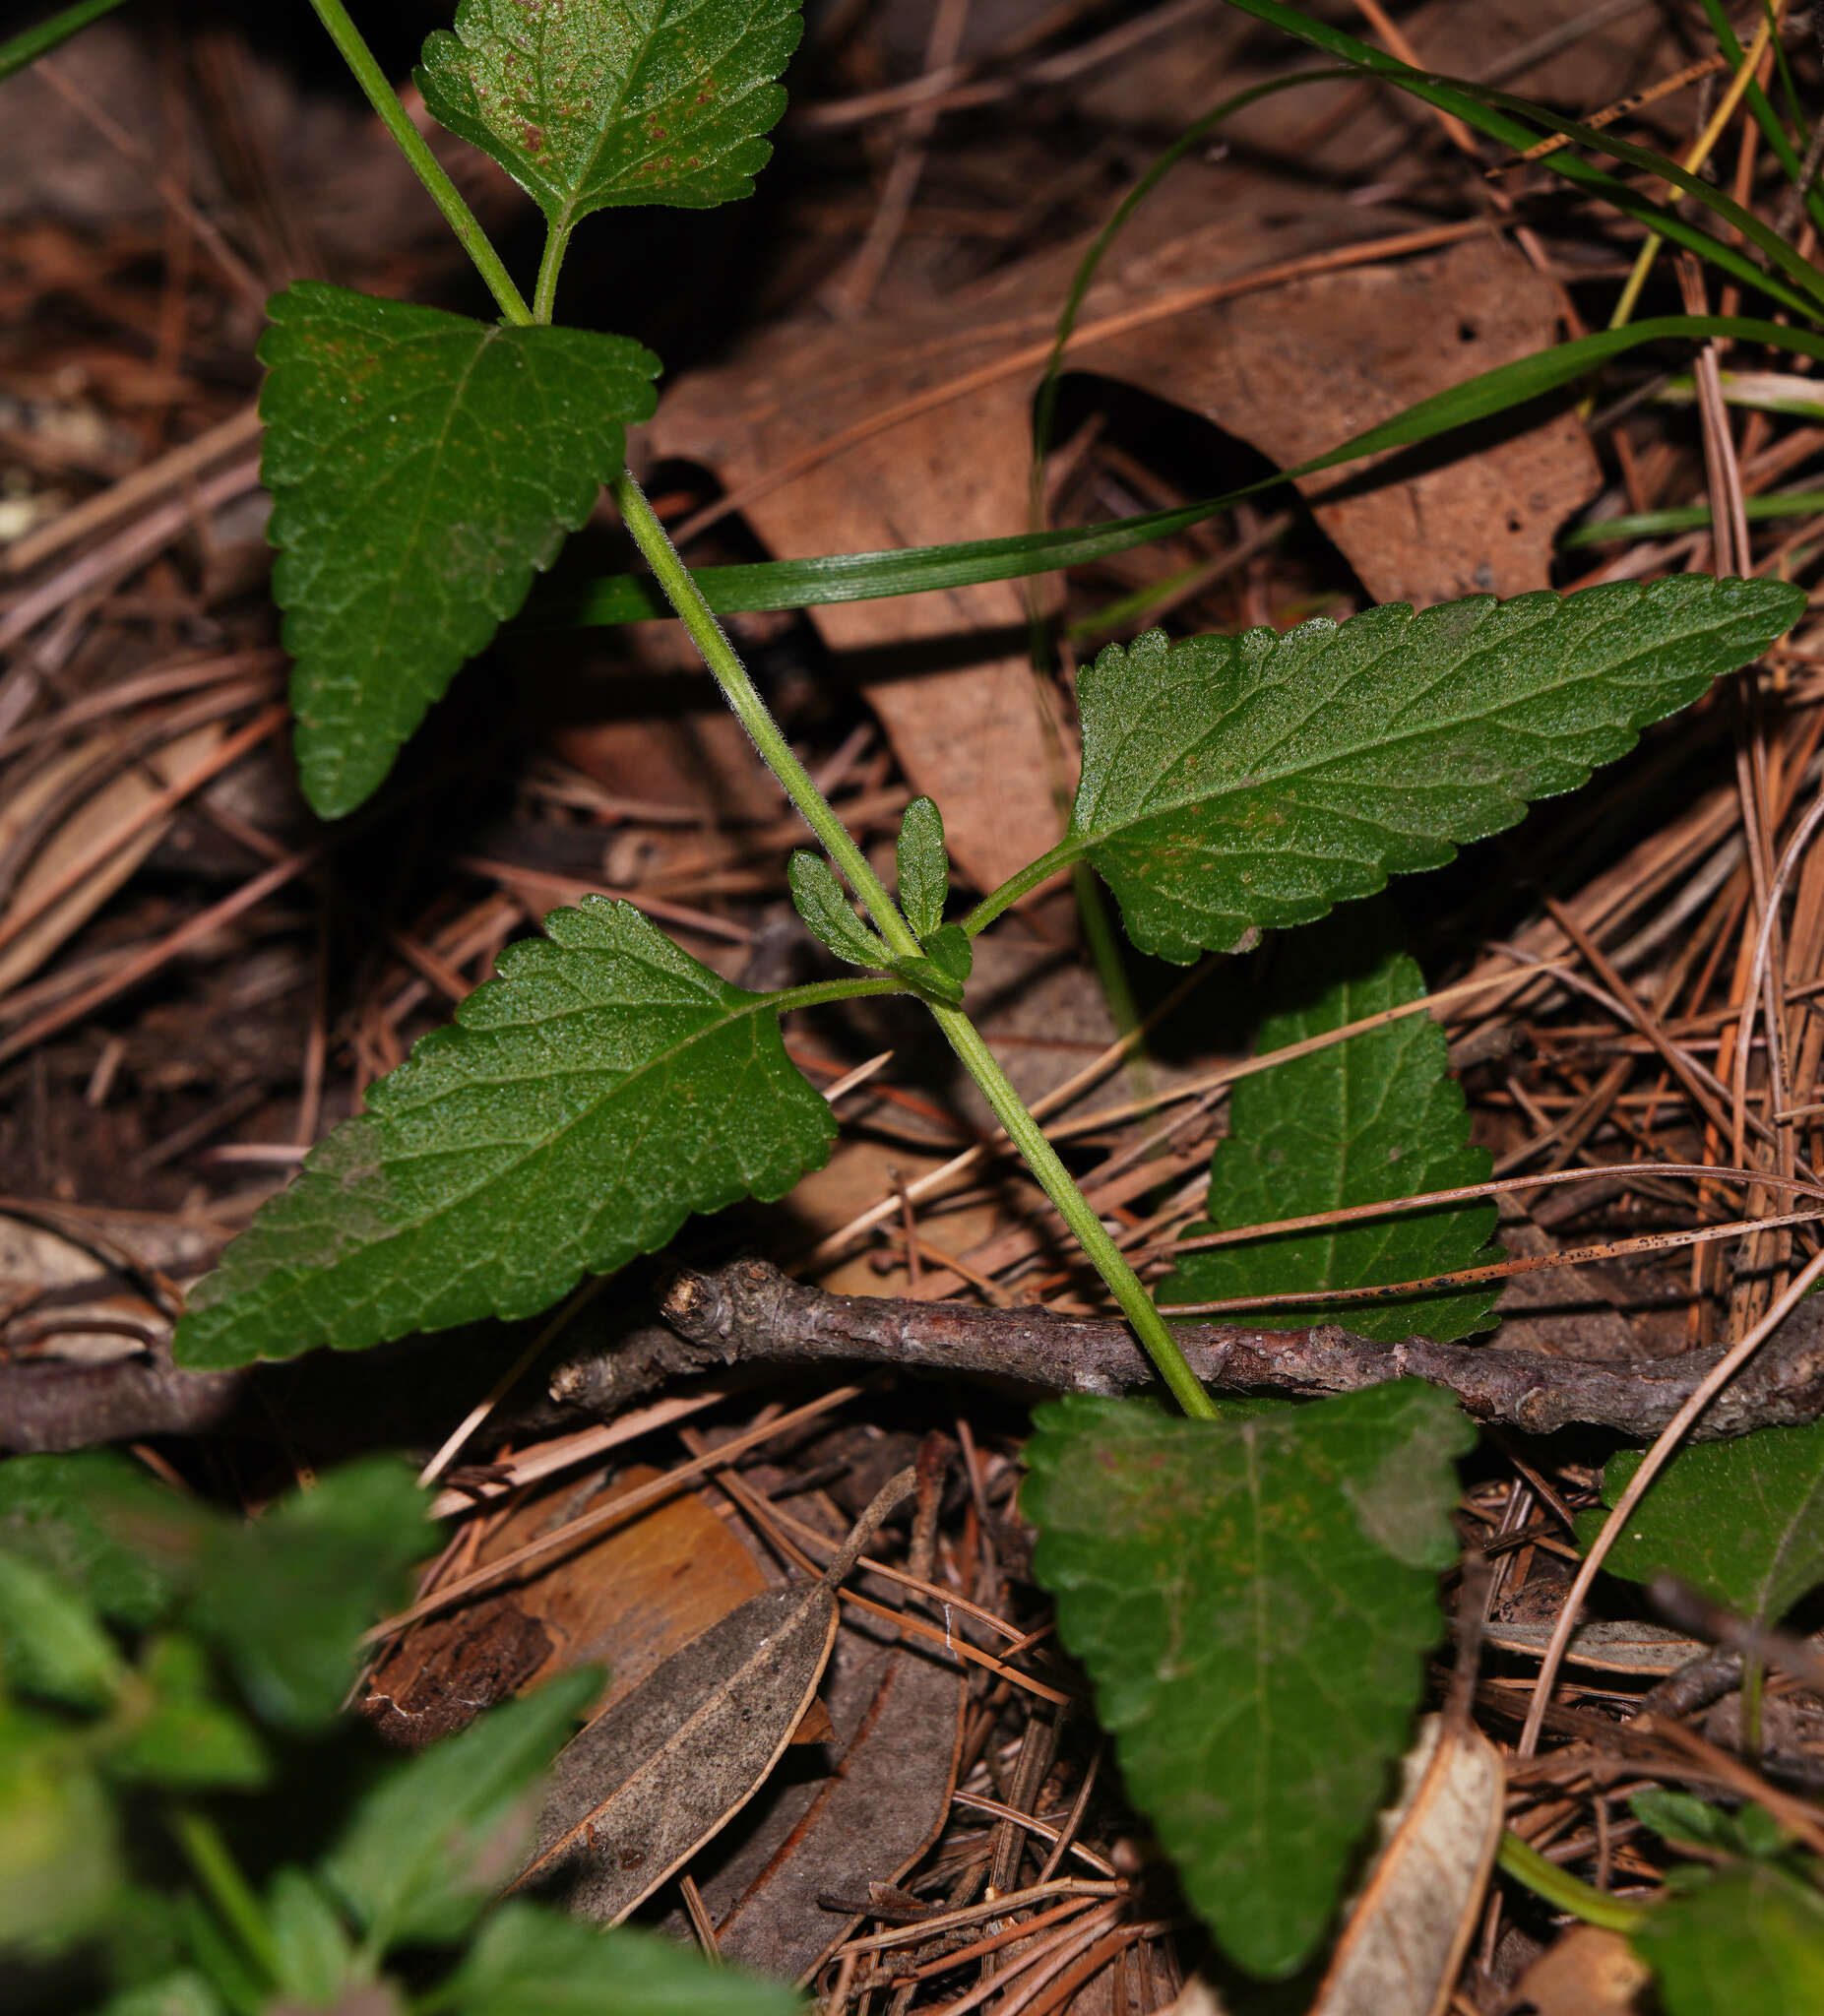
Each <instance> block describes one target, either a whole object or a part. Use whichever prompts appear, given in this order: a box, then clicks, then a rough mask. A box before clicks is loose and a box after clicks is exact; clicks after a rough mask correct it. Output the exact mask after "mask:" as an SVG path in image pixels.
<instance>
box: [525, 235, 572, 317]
mask: <svg viewBox="0 0 1824 2016" xmlns="http://www.w3.org/2000/svg"><path fill="white" fill-rule="evenodd" d="M574 228H575V226H574V225H572V224H561V225H560V224H551V225H549V226H548V227H547V228H546V230H545V234H544V256H543V258H541V259H540V260H539V261H538V284H537V285H536V286H535V288H534V289H533V297H532V319H533V320H534V321H535V322H536V323H539V324H546V323H548V322H549V321H550V319H551V317H552V315H553V314H554V313H555V311H556V308H557V276H558V275H559V274H560V273H561V272H562V271H563V267H564V254H565V253H566V252H568V251H569V249H570V233H571V231H572V230H573V229H574Z"/></svg>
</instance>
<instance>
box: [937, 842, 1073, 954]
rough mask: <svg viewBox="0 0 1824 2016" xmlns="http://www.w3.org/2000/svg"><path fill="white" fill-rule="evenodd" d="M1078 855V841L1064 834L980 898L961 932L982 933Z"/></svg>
mask: <svg viewBox="0 0 1824 2016" xmlns="http://www.w3.org/2000/svg"><path fill="white" fill-rule="evenodd" d="M1082 854H1083V843H1082V841H1080V840H1078V839H1077V838H1076V837H1075V836H1074V835H1072V834H1068V833H1067V834H1066V835H1065V836H1064V838H1063V839H1062V840H1060V841H1059V842H1058V844H1057V846H1056V847H1054V848H1053V849H1052V850H1051V851H1050V852H1049V853H1043V854H1040V855H1039V856H1038V860H1036V861H1028V862H1027V864H1026V866H1025V867H1024V868H1022V869H1021V870H1020V872H1019V873H1018V874H1017V875H1009V876H1008V878H1007V879H1006V881H1005V882H1003V883H1002V884H1001V886H1000V887H999V888H998V889H996V890H994V891H992V892H991V893H990V894H989V895H987V896H984V897H983V898H982V899H981V901H980V902H979V903H978V904H976V906H975V909H974V910H973V911H971V912H970V914H969V915H968V916H966V917H965V918H964V919H963V928H964V930H965V931H967V932H968V933H969V935H970V936H971V937H972V938H973V937H975V934H976V933H977V932H978V931H985V930H986V929H987V927H988V926H989V925H990V924H991V923H993V921H994V919H995V918H996V917H997V916H999V915H1000V914H1001V913H1002V911H1004V910H1009V909H1011V908H1012V907H1013V905H1015V904H1016V903H1018V902H1019V901H1020V899H1021V897H1023V896H1026V895H1029V894H1030V893H1031V892H1032V891H1033V890H1035V889H1037V888H1038V885H1039V884H1040V883H1041V882H1049V881H1050V879H1051V878H1052V876H1053V875H1056V874H1061V873H1062V872H1063V870H1064V869H1066V868H1068V867H1070V866H1071V865H1072V863H1073V862H1075V861H1077V860H1079V859H1081V857H1082Z"/></svg>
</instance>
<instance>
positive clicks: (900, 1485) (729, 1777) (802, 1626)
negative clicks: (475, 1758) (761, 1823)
mask: <svg viewBox="0 0 1824 2016" xmlns="http://www.w3.org/2000/svg"><path fill="white" fill-rule="evenodd" d="M911 1491H912V1472H911V1471H910V1470H908V1471H902V1472H901V1473H900V1475H899V1476H898V1477H896V1478H894V1479H892V1480H891V1481H889V1482H888V1483H887V1484H886V1485H885V1486H884V1487H883V1488H882V1489H881V1491H880V1492H879V1494H878V1495H877V1496H876V1497H875V1499H874V1502H873V1503H872V1504H871V1505H870V1506H869V1507H868V1509H867V1511H866V1512H865V1513H864V1514H863V1515H862V1517H861V1519H860V1521H859V1522H858V1524H857V1525H856V1527H855V1530H854V1532H853V1533H852V1534H850V1536H849V1541H848V1543H847V1544H845V1546H844V1548H843V1551H842V1552H841V1553H840V1554H838V1555H837V1557H836V1559H835V1560H834V1561H832V1562H831V1564H830V1566H829V1568H828V1570H827V1571H826V1572H825V1573H824V1574H823V1575H822V1576H820V1577H819V1578H818V1579H817V1580H816V1581H815V1582H798V1583H791V1584H789V1585H787V1586H786V1588H784V1589H770V1590H768V1591H766V1592H765V1593H764V1594H763V1595H760V1596H756V1597H751V1598H749V1600H748V1601H747V1602H746V1603H744V1604H743V1605H742V1606H741V1607H740V1608H739V1609H737V1610H734V1611H732V1612H730V1614H729V1615H727V1616H725V1617H723V1619H722V1621H721V1622H720V1623H718V1624H715V1625H712V1626H711V1628H710V1629H709V1630H708V1631H706V1632H704V1634H703V1635H702V1636H701V1637H700V1638H698V1639H696V1640H695V1641H694V1642H693V1643H692V1644H690V1645H687V1646H686V1647H685V1648H684V1649H683V1650H682V1651H681V1652H676V1653H673V1654H672V1656H671V1657H670V1658H669V1659H667V1660H666V1661H665V1662H664V1664H663V1665H662V1666H660V1668H659V1669H658V1670H656V1671H654V1672H653V1673H652V1674H650V1675H649V1676H648V1678H647V1679H646V1680H645V1681H644V1682H643V1683H642V1684H641V1685H640V1686H638V1687H636V1688H635V1689H634V1690H633V1692H632V1693H631V1694H628V1695H626V1696H624V1697H623V1698H622V1699H621V1700H620V1701H618V1702H617V1703H616V1704H615V1705H614V1706H613V1707H612V1708H610V1709H609V1710H608V1711H607V1713H606V1714H605V1715H601V1716H598V1717H597V1719H596V1720H595V1721H594V1722H593V1723H591V1724H590V1726H589V1727H588V1728H587V1729H586V1730H584V1731H583V1733H581V1734H580V1735H579V1736H577V1737H576V1738H575V1739H574V1740H573V1741H572V1742H571V1743H570V1744H569V1745H568V1746H567V1747H566V1748H565V1749H564V1750H563V1751H562V1752H561V1753H560V1755H559V1756H558V1759H557V1764H556V1767H555V1772H554V1775H553V1781H552V1786H551V1791H550V1794H549V1796H547V1798H546V1801H545V1808H544V1812H543V1815H542V1816H541V1818H540V1820H539V1823H538V1833H537V1846H536V1849H535V1853H534V1856H533V1859H532V1860H531V1861H530V1862H529V1863H528V1864H527V1866H526V1867H525V1869H523V1870H522V1871H521V1873H520V1875H519V1876H518V1877H517V1878H516V1879H515V1882H514V1884H513V1885H512V1887H513V1888H515V1889H520V1888H523V1887H525V1886H526V1885H528V1884H536V1885H537V1886H538V1887H539V1888H540V1889H552V1890H555V1891H556V1892H557V1894H558V1895H560V1896H561V1898H562V1901H563V1902H564V1903H565V1904H567V1905H568V1906H569V1907H570V1908H571V1909H572V1910H573V1911H576V1912H577V1913H579V1914H580V1915H581V1916H583V1917H586V1918H592V1919H598V1920H600V1921H602V1922H606V1923H610V1924H612V1923H618V1922H620V1920H622V1919H623V1918H625V1917H626V1916H627V1914H628V1913H629V1912H630V1911H632V1910H633V1909H634V1907H635V1906H636V1905H638V1904H640V1903H642V1902H643V1901H644V1900H645V1899H646V1898H648V1897H650V1896H651V1895H652V1893H653V1892H654V1891H655V1890H656V1889H658V1887H659V1886H660V1883H662V1882H663V1881H664V1880H665V1878H666V1877H667V1876H670V1875H672V1874H674V1873H675V1872H676V1871H677V1870H678V1869H679V1868H681V1867H682V1866H683V1865H684V1863H685V1862H686V1861H688V1860H689V1859H690V1858H691V1857H692V1856H693V1855H694V1854H695V1853H696V1852H697V1850H698V1849H699V1848H700V1847H701V1846H702V1845H703V1843H704V1842H705V1841H707V1840H709V1838H710V1837H711V1836H712V1835H713V1834H715V1833H716V1832H717V1831H718V1830H719V1829H720V1828H722V1827H723V1826H724V1825H725V1824H726V1823H727V1822H728V1821H729V1820H730V1819H732V1818H733V1816H734V1815H735V1814H736V1813H737V1812H739V1811H740V1809H741V1807H742V1806H744V1805H745V1804H746V1803H747V1801H748V1800H749V1799H750V1798H752V1796H754V1794H755V1793H756V1792H757V1791H758V1790H759V1789H760V1786H761V1784H762V1783H763V1782H764V1781H765V1779H766V1776H767V1774H768V1773H769V1772H770V1771H771V1770H772V1768H773V1766H774V1765H775V1764H776V1763H777V1762H778V1761H779V1758H780V1754H781V1752H782V1751H784V1749H785V1748H786V1744H787V1743H788V1742H789V1741H790V1739H791V1734H792V1732H793V1731H794V1730H795V1729H796V1728H797V1726H798V1723H799V1721H800V1720H801V1718H802V1717H803V1715H804V1713H805V1711H806V1710H807V1709H808V1708H809V1706H810V1703H811V1698H812V1696H813V1695H814V1694H815V1692H816V1689H817V1683H818V1681H819V1680H820V1679H821V1678H822V1677H823V1670H824V1666H825V1664H826V1662H827V1661H828V1659H829V1657H830V1648H831V1646H832V1644H833V1643H834V1642H835V1638H836V1623H837V1601H836V1594H835V1592H836V1588H837V1585H838V1584H839V1583H840V1582H841V1581H842V1579H843V1577H844V1576H845V1575H847V1574H848V1573H849V1569H850V1568H852V1567H853V1566H854V1564H855V1561H856V1559H857V1558H858V1556H859V1555H860V1552H861V1549H862V1547H863V1546H864V1545H865V1544H866V1543H867V1541H868V1539H869V1538H870V1537H871V1535H872V1534H873V1533H874V1531H875V1530H876V1528H878V1526H879V1525H880V1522H881V1521H882V1520H883V1519H884V1518H885V1517H886V1516H887V1514H888V1513H889V1512H891V1511H892V1510H893V1508H894V1506H896V1505H897V1504H899V1503H900V1502H901V1501H902V1500H903V1499H904V1498H906V1497H908V1496H909V1495H910V1494H911Z"/></svg>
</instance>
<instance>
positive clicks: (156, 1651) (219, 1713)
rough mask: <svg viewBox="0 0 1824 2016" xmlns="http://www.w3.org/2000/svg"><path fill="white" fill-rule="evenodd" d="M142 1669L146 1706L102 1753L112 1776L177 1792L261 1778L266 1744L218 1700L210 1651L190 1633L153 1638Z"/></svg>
mask: <svg viewBox="0 0 1824 2016" xmlns="http://www.w3.org/2000/svg"><path fill="white" fill-rule="evenodd" d="M142 1673H143V1677H144V1679H145V1682H146V1684H147V1686H148V1687H149V1688H150V1689H151V1690H152V1694H153V1704H152V1708H151V1711H150V1712H149V1713H148V1714H147V1715H146V1717H145V1719H144V1720H143V1721H139V1722H136V1723H135V1724H134V1725H133V1726H132V1729H131V1733H129V1734H128V1735H127V1737H126V1739H125V1740H124V1741H123V1742H121V1743H119V1744H118V1745H116V1746H114V1747H111V1748H110V1749H109V1750H108V1751H107V1753H106V1756H105V1758H104V1760H103V1761H104V1763H105V1765H106V1768H107V1771H108V1773H109V1775H110V1776H111V1777H114V1778H127V1779H136V1780H140V1781H142V1782H144V1783H147V1784H151V1785H160V1786H167V1787H170V1788H172V1789H173V1790H183V1791H190V1790H195V1791H202V1790H205V1789H208V1788H214V1787H230V1788H235V1789H238V1790H242V1791H244V1790H247V1789H248V1788H250V1787H253V1786H257V1785H263V1784H264V1783H265V1782H266V1778H267V1771H268V1760H267V1755H266V1751H265V1748H264V1746H263V1745H262V1743H261V1741H260V1738H259V1736H258V1735H257V1734H256V1733H254V1731H253V1729H252V1728H251V1726H250V1725H249V1724H248V1723H247V1721H246V1720H245V1718H244V1717H243V1716H241V1715H240V1714H239V1713H238V1712H237V1711H236V1710H234V1709H233V1708H230V1707H229V1706H228V1705H227V1703H226V1702H224V1701H221V1700H219V1699H218V1698H217V1696H216V1692H215V1688H214V1684H213V1682H214V1675H213V1674H212V1672H211V1670H210V1664H209V1655H208V1654H207V1653H206V1652H205V1651H204V1649H203V1647H202V1646H201V1645H199V1644H198V1643H197V1641H196V1640H195V1639H194V1638H190V1637H186V1636H184V1635H183V1634H182V1633H181V1632H169V1633H166V1634H165V1635H164V1636H162V1637H160V1638H158V1639H157V1640H156V1641H155V1642H154V1643H153V1644H152V1645H151V1646H150V1647H149V1648H148V1649H147V1652H146V1656H145V1659H144V1662H143V1665H142Z"/></svg>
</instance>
